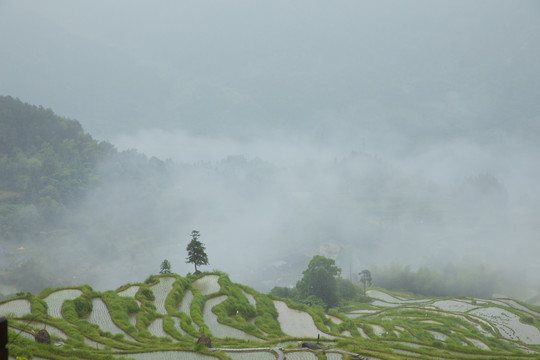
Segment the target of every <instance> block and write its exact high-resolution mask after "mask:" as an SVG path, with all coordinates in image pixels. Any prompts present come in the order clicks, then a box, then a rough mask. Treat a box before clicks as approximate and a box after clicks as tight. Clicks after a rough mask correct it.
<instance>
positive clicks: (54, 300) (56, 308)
mask: <svg viewBox="0 0 540 360" xmlns="http://www.w3.org/2000/svg"><path fill="white" fill-rule="evenodd" d="M81 294H82V291H81V290H79V289H64V290H59V291H55V292H53V293H51V294H49V296H47V297H46V298H45V299H43V300H44V301H45V302H46V303H47V306H48V309H47V313H48V314H49V315H51V316H53V317H56V318H61V317H62V304H63V303H64V301H66V300H73V299H76V298H78V297H79V296H81Z"/></svg>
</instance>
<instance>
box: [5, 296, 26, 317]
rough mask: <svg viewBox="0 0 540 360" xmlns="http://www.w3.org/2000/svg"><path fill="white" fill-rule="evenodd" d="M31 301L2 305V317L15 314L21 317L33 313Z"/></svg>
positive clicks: (11, 302)
mask: <svg viewBox="0 0 540 360" xmlns="http://www.w3.org/2000/svg"><path fill="white" fill-rule="evenodd" d="M31 308H32V306H31V304H30V301H28V300H26V299H16V300H11V301H8V302H5V303H3V304H0V315H1V316H5V317H7V316H8V315H9V314H13V315H15V316H16V317H21V316H24V315H26V314H30V313H31V312H32V309H31Z"/></svg>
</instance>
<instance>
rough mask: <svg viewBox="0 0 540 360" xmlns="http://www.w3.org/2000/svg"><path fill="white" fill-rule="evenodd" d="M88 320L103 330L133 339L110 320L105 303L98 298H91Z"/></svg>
mask: <svg viewBox="0 0 540 360" xmlns="http://www.w3.org/2000/svg"><path fill="white" fill-rule="evenodd" d="M88 321H89V322H91V323H92V324H96V325H97V326H99V327H100V328H101V329H102V330H103V331H108V332H110V333H111V334H122V335H124V336H125V338H126V339H129V340H132V341H135V339H133V338H132V337H131V336H129V335H128V334H126V333H125V332H124V331H123V330H122V329H120V328H119V327H118V326H117V325H116V324H115V323H114V322H113V321H112V319H111V315H110V314H109V310H108V309H107V305H105V303H104V302H103V300H101V299H100V298H95V299H92V312H91V313H90V316H89V317H88Z"/></svg>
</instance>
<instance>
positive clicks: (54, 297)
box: [0, 274, 540, 360]
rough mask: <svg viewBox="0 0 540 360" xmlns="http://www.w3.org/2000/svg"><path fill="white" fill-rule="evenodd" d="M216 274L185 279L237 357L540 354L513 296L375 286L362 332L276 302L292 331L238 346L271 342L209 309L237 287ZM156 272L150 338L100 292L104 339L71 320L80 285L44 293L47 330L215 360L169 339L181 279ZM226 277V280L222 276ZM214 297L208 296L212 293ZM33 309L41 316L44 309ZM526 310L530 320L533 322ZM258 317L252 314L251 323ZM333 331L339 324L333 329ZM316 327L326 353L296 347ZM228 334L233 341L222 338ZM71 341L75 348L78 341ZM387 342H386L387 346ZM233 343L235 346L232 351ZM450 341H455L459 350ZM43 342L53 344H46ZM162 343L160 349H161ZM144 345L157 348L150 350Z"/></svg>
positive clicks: (359, 315) (93, 347) (14, 303)
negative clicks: (428, 293)
mask: <svg viewBox="0 0 540 360" xmlns="http://www.w3.org/2000/svg"><path fill="white" fill-rule="evenodd" d="M220 276H223V275H217V274H211V275H206V276H204V277H202V278H200V279H198V280H193V279H194V278H193V277H192V278H187V280H188V281H192V283H191V286H193V287H194V288H196V289H198V290H199V291H201V293H202V294H206V295H207V299H206V303H205V306H204V308H203V314H202V315H203V321H204V323H205V324H206V326H208V328H209V329H210V331H211V332H212V335H213V339H212V343H213V345H214V346H217V347H218V348H220V350H221V351H222V352H224V353H225V354H226V355H227V356H228V357H229V358H231V359H233V360H251V359H254V360H255V359H257V360H259V359H261V360H277V359H283V357H282V355H283V354H284V355H285V356H286V358H287V359H288V360H317V359H318V357H317V354H319V356H320V358H321V359H322V358H326V359H330V360H344V359H349V358H351V355H347V353H346V352H343V351H341V350H340V349H342V350H349V351H355V352H356V351H358V352H360V355H361V356H363V357H366V358H370V357H369V356H366V355H362V351H366V352H367V353H372V354H376V353H380V354H381V356H380V357H379V358H392V359H411V358H419V359H420V358H421V359H422V360H426V359H432V358H437V357H439V356H438V354H441V356H440V358H448V359H449V358H456V359H458V358H464V357H467V358H471V359H472V358H475V359H482V358H485V359H488V358H494V359H495V358H497V359H504V358H512V359H514V360H517V359H520V360H532V359H535V358H540V357H539V356H538V355H539V354H540V329H539V328H538V327H537V325H538V324H540V317H539V316H537V314H538V313H537V312H535V311H533V310H530V309H528V308H527V307H526V306H523V305H521V304H519V303H517V302H515V301H513V300H510V299H498V300H481V299H465V298H442V299H437V298H434V299H421V300H418V299H413V300H408V299H404V298H402V297H399V296H392V295H388V294H386V293H384V292H383V291H372V292H371V293H368V294H369V295H372V296H374V297H376V298H375V301H374V302H373V303H371V304H358V307H360V308H363V309H366V310H357V311H352V312H351V313H349V314H346V315H347V316H349V318H350V319H351V321H352V322H353V323H354V325H355V326H356V328H357V329H358V332H359V333H360V335H358V334H356V332H353V334H351V333H350V332H349V331H348V330H344V329H342V331H341V336H339V335H338V334H337V333H335V334H328V333H325V332H326V331H328V332H330V331H331V330H330V328H329V329H328V330H324V329H323V331H324V332H323V331H321V330H319V329H318V328H317V327H316V325H315V322H314V320H313V318H312V317H311V315H310V314H309V313H308V312H305V311H299V310H295V309H292V308H289V307H288V306H287V303H286V302H284V301H279V300H274V301H273V303H274V305H275V307H276V309H277V312H278V319H277V320H278V322H279V324H280V326H281V329H282V331H283V332H285V333H286V334H288V335H290V336H292V337H294V338H284V339H283V341H282V342H280V343H278V344H276V343H275V342H274V341H271V342H268V343H267V345H266V346H271V347H260V348H250V349H239V348H241V347H243V346H245V345H246V343H245V340H255V341H258V342H265V340H264V339H259V338H257V337H255V336H252V335H250V334H247V333H245V332H243V331H241V330H239V329H235V328H233V327H230V326H226V325H224V324H221V323H219V322H218V320H217V315H216V314H214V313H213V312H212V309H213V308H214V307H215V306H217V305H218V304H220V303H221V302H222V301H225V300H226V299H227V296H228V295H227V294H228V293H227V291H229V290H228V289H233V290H234V288H230V286H231V287H233V286H237V285H235V284H232V283H231V284H230V285H227V287H224V288H223V289H220V286H219V283H218V279H219V278H220ZM158 278H159V279H160V280H159V283H157V284H156V285H153V286H152V287H151V290H152V291H153V293H154V295H155V300H154V305H155V307H156V312H157V313H160V314H163V315H165V316H164V317H163V318H157V319H154V320H153V321H152V322H151V323H150V324H149V325H148V328H147V330H148V332H149V333H151V334H152V335H153V336H155V337H150V336H148V333H147V332H140V333H139V334H138V335H137V340H135V339H133V338H131V337H129V336H128V335H127V334H126V333H125V332H124V331H123V330H122V329H121V328H120V327H119V326H117V325H116V324H115V323H114V322H113V321H112V317H111V314H110V313H109V309H108V308H107V306H106V304H105V303H104V301H103V300H102V298H101V297H99V293H98V292H96V295H95V296H98V297H95V298H94V299H93V300H92V304H93V311H92V312H91V314H90V315H89V317H88V319H87V320H88V321H89V322H91V323H93V324H96V325H98V326H99V327H100V330H101V331H102V333H101V334H100V335H99V336H101V338H98V337H97V336H98V335H97V334H96V333H95V332H90V331H93V329H91V328H89V327H88V326H87V325H88V324H86V325H84V324H85V322H84V321H81V322H72V323H68V322H67V320H65V319H63V318H62V317H61V314H60V311H61V308H62V303H63V302H64V301H65V300H66V299H73V298H76V297H78V296H80V295H81V293H82V292H81V290H78V289H72V290H70V289H60V290H57V291H55V292H53V293H51V294H50V295H49V296H47V297H46V298H45V299H44V301H45V302H46V303H47V304H48V306H49V314H50V315H51V316H54V317H55V319H54V321H53V323H52V324H48V325H47V330H48V331H49V333H51V335H53V336H55V337H56V338H58V339H61V340H62V341H58V345H59V346H65V350H66V351H72V352H73V354H76V353H77V351H79V352H80V354H82V353H84V352H86V353H85V355H84V356H83V357H86V358H92V355H88V354H93V352H95V354H96V355H97V354H100V356H101V355H106V356H111V357H114V358H125V357H130V358H133V359H137V360H157V359H159V360H162V359H164V360H168V359H171V360H172V359H186V360H213V359H218V356H213V355H216V354H212V353H210V354H208V353H207V354H204V355H202V354H200V353H196V352H195V351H194V345H195V341H196V337H193V336H185V337H182V338H178V339H172V336H171V335H169V334H167V333H166V332H165V331H164V329H163V321H164V319H165V318H168V316H169V315H167V314H165V313H166V309H165V299H166V297H167V295H168V294H169V293H170V292H171V290H172V288H173V286H174V282H175V281H176V279H177V278H179V277H178V276H177V275H174V274H169V275H167V276H158ZM182 281H185V280H182ZM224 281H228V280H227V279H224ZM140 286H143V284H142V283H141V284H135V285H131V286H130V287H128V288H126V289H125V290H123V291H120V292H118V294H119V295H121V296H129V297H134V296H135V295H136V293H137V291H138V290H139V289H140ZM243 289H245V288H244V287H237V288H236V289H235V291H242V292H243V294H244V295H245V296H246V298H247V300H248V301H249V303H250V304H251V305H252V306H256V301H255V296H254V295H252V294H251V293H248V291H246V290H243ZM220 290H223V291H224V293H225V295H220V296H215V295H216V292H218V291H220ZM193 295H194V294H193V292H192V291H189V290H187V291H186V292H185V294H184V297H183V299H182V300H181V301H180V303H179V306H178V309H177V310H179V311H181V312H183V313H185V314H187V315H188V316H189V315H190V306H191V303H192V301H193ZM208 295H209V296H208ZM212 296H213V297H212ZM259 296H260V297H261V299H262V298H263V297H264V296H266V295H264V294H260V295H257V298H258V297H259ZM208 297H210V298H209V299H208ZM29 299H31V301H35V300H36V299H35V298H32V297H31V296H30V295H29ZM270 299H271V298H267V299H266V301H271V300H270ZM231 300H232V299H231ZM30 304H31V302H30V301H28V300H26V299H14V300H10V301H6V302H4V303H3V304H0V315H2V314H3V313H13V314H15V315H16V316H23V315H27V314H31V306H30ZM377 305H379V306H377ZM117 309H118V308H117V307H112V308H111V311H116V310H117ZM34 310H36V309H34ZM141 312H142V313H141ZM34 315H37V316H40V314H39V313H36V314H34ZM139 315H140V316H139ZM139 315H138V316H139V319H145V318H146V319H149V318H150V319H152V318H155V315H156V314H155V313H154V312H153V311H152V310H151V309H148V308H146V307H142V308H140V309H139ZM182 316H183V315H182ZM327 317H328V318H329V319H330V320H331V321H332V322H333V323H335V324H339V323H342V320H341V319H340V318H342V314H340V315H339V317H336V316H332V315H327ZM525 317H527V321H531V322H532V324H524V323H522V322H521V321H520V319H523V318H525ZM528 317H532V319H530V318H528ZM172 319H173V321H174V326H175V328H176V329H177V330H178V331H179V333H180V334H182V335H186V332H185V331H184V330H183V329H182V328H181V326H180V317H179V316H173V317H172ZM253 320H254V319H250V321H253ZM44 321H45V318H43V317H42V318H39V317H38V318H37V319H36V321H34V322H33V323H32V324H31V325H32V326H31V327H29V328H28V329H27V330H25V331H26V332H25V333H23V334H21V335H20V340H19V341H20V342H19V344H18V346H19V347H20V346H21V344H24V342H25V341H26V339H24V338H28V339H31V338H33V337H32V332H36V331H37V330H38V329H41V328H43V327H44V326H45V325H44ZM129 321H130V322H131V324H133V325H134V324H135V317H134V316H130V317H129ZM10 322H12V323H11V324H10V325H11V326H12V328H13V325H15V326H17V327H18V328H20V327H21V326H23V325H24V323H25V321H24V320H17V319H10ZM79 323H80V324H82V325H84V326H81V329H80V330H81V331H80V333H79V335H82V337H80V336H79V337H77V338H74V339H72V338H70V337H68V334H67V333H69V334H71V331H68V329H72V328H73V327H76V326H79V325H78V324H79ZM52 325H55V326H52ZM193 326H194V327H195V328H197V329H198V326H197V325H196V324H194V323H193ZM473 326H474V327H476V329H477V330H478V331H476V329H475V328H474V327H473ZM362 327H363V328H364V329H366V330H367V332H368V333H369V334H370V335H371V338H369V337H368V336H367V334H366V333H365V332H364V331H363V329H362ZM370 327H371V328H370ZM484 328H485V329H484ZM61 329H65V330H66V332H67V333H64V332H63V331H62V330H61ZM486 329H493V331H492V333H490V331H488V330H486ZM334 330H336V329H335V327H334ZM15 332H18V330H15ZM103 332H105V333H103ZM10 333H11V332H10ZM109 333H110V334H109ZM499 333H500V335H499ZM111 334H112V335H111ZM115 334H122V335H123V337H115V336H114V335H115ZM319 334H320V335H321V338H326V340H325V341H324V344H325V345H329V346H330V348H329V349H328V350H326V355H323V354H322V353H321V352H317V351H309V350H306V349H303V350H301V349H297V348H296V345H297V341H298V340H300V341H314V340H313V339H316V338H317V335H319ZM261 336H262V335H261ZM266 336H268V338H269V339H271V340H274V339H276V338H275V337H273V335H270V334H267V335H266ZM266 336H265V337H266ZM224 338H228V339H227V340H224ZM296 338H298V339H296ZM342 338H347V341H346V342H345V341H337V340H339V339H342ZM83 339H84V344H85V345H86V347H85V348H84V349H81V348H80V347H81V341H82V340H83ZM234 339H238V342H235V340H234ZM278 339H279V338H278ZM293 339H294V340H293ZM308 339H309V340H308ZM74 340H75V341H76V342H74ZM126 340H129V341H126ZM16 342H17V340H16ZM345 343H347V344H349V343H350V344H351V345H343V344H345ZM74 344H78V345H77V346H73V345H74ZM381 344H383V345H382V346H381ZM527 344H529V345H527ZM263 346H265V345H263ZM341 346H343V347H341ZM235 347H238V348H236V349H235ZM283 347H285V350H280V349H279V348H283ZM452 347H455V350H454V349H453V348H452ZM14 349H15V348H14ZM43 349H47V348H46V347H44V348H43ZM158 349H159V351H157V350H158ZM384 349H388V352H385V350H384ZM148 350H156V351H150V352H148ZM181 350H182V351H181ZM368 350H369V352H368ZM480 350H482V351H480ZM43 351H44V352H42V353H36V354H34V356H33V358H34V359H37V358H42V359H57V360H69V359H70V358H81V357H80V356H75V355H69V356H68V355H57V354H58V353H57V352H53V351H52V350H51V351H50V352H47V351H48V350H43ZM44 354H46V355H44ZM349 354H351V353H349ZM507 355H508V356H507ZM454 356H455V357H454ZM97 357H99V356H97ZM372 359H373V358H372Z"/></svg>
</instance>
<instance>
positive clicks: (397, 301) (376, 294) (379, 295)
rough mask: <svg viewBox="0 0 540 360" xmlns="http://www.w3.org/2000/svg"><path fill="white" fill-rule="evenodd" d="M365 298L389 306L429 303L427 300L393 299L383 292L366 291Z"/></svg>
mask: <svg viewBox="0 0 540 360" xmlns="http://www.w3.org/2000/svg"><path fill="white" fill-rule="evenodd" d="M367 296H369V297H372V298H374V299H379V300H382V301H384V302H386V303H391V304H414V303H425V302H428V301H429V299H400V298H397V297H394V296H392V295H389V294H387V293H385V292H382V291H378V290H372V291H368V292H367Z"/></svg>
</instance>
